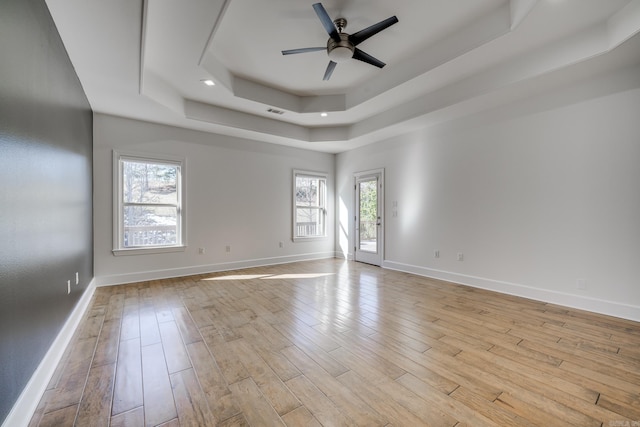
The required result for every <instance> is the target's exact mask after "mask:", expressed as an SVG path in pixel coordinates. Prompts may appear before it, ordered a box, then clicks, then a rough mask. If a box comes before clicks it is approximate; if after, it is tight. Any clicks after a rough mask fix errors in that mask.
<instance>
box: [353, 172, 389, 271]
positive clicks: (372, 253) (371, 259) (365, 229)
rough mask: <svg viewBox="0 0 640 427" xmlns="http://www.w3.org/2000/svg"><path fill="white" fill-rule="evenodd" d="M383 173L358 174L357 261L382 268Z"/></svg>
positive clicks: (356, 178) (356, 194)
mask: <svg viewBox="0 0 640 427" xmlns="http://www.w3.org/2000/svg"><path fill="white" fill-rule="evenodd" d="M382 177H383V171H382V170H379V171H373V172H372V171H370V172H362V173H358V174H356V175H355V176H354V178H355V200H356V206H355V208H356V209H355V211H356V215H355V221H356V224H355V231H356V233H355V260H356V261H360V262H366V263H367V264H373V265H378V266H380V265H382V259H383V256H382V248H383V247H384V246H383V237H384V222H383V219H384V218H383V210H382V206H383V203H382V199H383V197H382V195H383V193H382Z"/></svg>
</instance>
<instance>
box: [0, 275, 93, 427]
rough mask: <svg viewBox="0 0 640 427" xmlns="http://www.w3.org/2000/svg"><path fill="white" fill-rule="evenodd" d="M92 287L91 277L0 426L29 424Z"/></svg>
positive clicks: (85, 304) (79, 318)
mask: <svg viewBox="0 0 640 427" xmlns="http://www.w3.org/2000/svg"><path fill="white" fill-rule="evenodd" d="M95 290H96V284H95V281H94V280H92V281H91V283H89V286H87V289H86V290H85V291H84V294H83V295H82V297H81V298H80V300H78V303H77V304H76V306H75V308H74V309H73V311H72V312H71V314H70V315H69V317H68V318H67V321H66V322H65V323H64V325H63V326H62V329H61V330H60V332H59V333H58V336H57V337H56V339H55V340H54V341H53V344H51V347H49V350H47V353H46V354H45V356H44V358H43V359H42V361H41V362H40V365H38V368H37V369H36V370H35V372H34V373H33V375H32V376H31V379H29V382H28V383H27V385H26V386H25V388H24V390H22V393H21V394H20V396H19V397H18V400H16V403H15V404H14V405H13V408H12V409H11V412H9V415H8V416H7V418H5V420H4V422H3V423H2V427H23V426H24V427H26V426H28V425H29V422H30V421H31V417H32V416H33V414H34V412H35V410H36V408H37V407H38V403H40V399H41V398H42V395H43V394H44V392H45V390H46V389H47V386H48V385H49V381H50V380H51V377H52V376H53V373H54V371H55V369H56V367H57V366H58V363H60V359H62V356H63V354H64V352H65V350H66V348H67V345H69V342H70V341H71V338H72V337H73V334H74V333H75V331H76V329H77V328H78V325H79V324H80V320H81V319H82V316H84V313H85V311H86V310H87V307H89V303H90V302H91V297H93V293H94V292H95Z"/></svg>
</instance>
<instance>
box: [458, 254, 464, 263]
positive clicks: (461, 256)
mask: <svg viewBox="0 0 640 427" xmlns="http://www.w3.org/2000/svg"><path fill="white" fill-rule="evenodd" d="M458 261H464V254H463V253H462V252H458Z"/></svg>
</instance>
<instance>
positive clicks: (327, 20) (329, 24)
mask: <svg viewBox="0 0 640 427" xmlns="http://www.w3.org/2000/svg"><path fill="white" fill-rule="evenodd" d="M313 10H315V11H316V15H318V18H320V22H322V26H323V27H324V29H325V30H327V34H329V37H331V38H332V39H333V40H335V41H337V42H339V41H340V34H338V29H337V28H336V26H335V24H334V23H333V20H332V19H331V17H330V16H329V14H328V13H327V11H326V9H325V8H324V6H322V3H314V5H313Z"/></svg>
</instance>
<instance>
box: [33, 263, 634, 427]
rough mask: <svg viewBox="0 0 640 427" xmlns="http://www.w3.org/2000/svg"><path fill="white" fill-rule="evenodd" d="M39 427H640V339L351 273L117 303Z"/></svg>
mask: <svg viewBox="0 0 640 427" xmlns="http://www.w3.org/2000/svg"><path fill="white" fill-rule="evenodd" d="M30 425H31V426H73V425H75V426H92V427H94V426H109V425H111V426H165V427H169V426H214V425H216V426H284V425H286V426H342V425H359V426H391V425H394V426H419V425H433V426H463V425H468V426H533V425H539V426H602V427H609V426H640V324H639V323H637V322H632V321H627V320H621V319H617V318H613V317H607V316H602V315H597V314H593V313H588V312H584V311H579V310H573V309H568V308H564V307H559V306H554V305H551V304H546V303H542V302H537V301H531V300H526V299H522V298H517V297H512V296H508V295H501V294H497V293H492V292H488V291H483V290H479V289H474V288H470V287H465V286H460V285H454V284H450V283H445V282H440V281H437V280H432V279H427V278H423V277H418V276H413V275H410V274H405V273H400V272H395V271H390V270H383V269H380V268H377V267H373V266H369V265H366V264H360V263H354V262H347V261H343V260H337V259H333V260H321V261H311V262H300V263H294V264H288V265H281V266H271V267H263V268H252V269H246V270H238V271H230V272H224V273H214V274H208V275H200V276H191V277H184V278H177V279H167V280H158V281H150V282H142V283H135V284H130V285H123V286H114V287H107V288H99V289H97V290H96V292H95V295H94V297H93V301H92V303H91V305H90V307H89V309H88V310H87V313H86V315H85V318H84V320H83V322H82V323H81V326H80V327H79V329H78V330H77V331H76V333H75V336H74V338H73V340H72V342H71V344H70V345H69V347H68V349H67V351H66V353H65V356H64V357H63V360H62V361H61V363H60V364H59V366H58V368H57V370H56V372H55V374H54V376H53V378H52V379H51V382H50V385H49V387H48V389H47V391H46V392H45V394H44V395H43V397H42V400H41V402H40V404H39V406H38V409H37V410H36V413H35V414H34V415H33V418H32V421H31V424H30Z"/></svg>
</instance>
